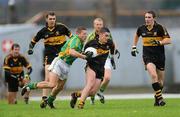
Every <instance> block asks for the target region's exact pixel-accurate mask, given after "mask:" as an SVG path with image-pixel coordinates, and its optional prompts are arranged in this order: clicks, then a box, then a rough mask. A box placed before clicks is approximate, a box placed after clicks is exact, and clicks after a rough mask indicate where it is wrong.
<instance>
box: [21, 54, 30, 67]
mask: <svg viewBox="0 0 180 117" xmlns="http://www.w3.org/2000/svg"><path fill="white" fill-rule="evenodd" d="M22 61H23V66H24V67H26V68H27V69H28V68H30V67H31V64H30V63H29V61H28V60H27V58H26V57H24V56H22Z"/></svg>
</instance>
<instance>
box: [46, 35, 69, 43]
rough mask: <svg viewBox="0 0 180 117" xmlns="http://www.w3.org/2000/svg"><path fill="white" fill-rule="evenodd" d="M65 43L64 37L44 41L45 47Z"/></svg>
mask: <svg viewBox="0 0 180 117" xmlns="http://www.w3.org/2000/svg"><path fill="white" fill-rule="evenodd" d="M65 41H66V37H65V35H61V36H56V37H49V38H47V39H44V43H45V44H47V45H60V44H62V43H64V42H65Z"/></svg>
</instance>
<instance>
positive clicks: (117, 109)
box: [0, 99, 180, 117]
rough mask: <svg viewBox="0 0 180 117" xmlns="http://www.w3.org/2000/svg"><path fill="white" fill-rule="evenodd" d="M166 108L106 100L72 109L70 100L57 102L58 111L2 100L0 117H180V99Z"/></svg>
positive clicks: (134, 101) (148, 101)
mask: <svg viewBox="0 0 180 117" xmlns="http://www.w3.org/2000/svg"><path fill="white" fill-rule="evenodd" d="M166 102H167V105H166V106H164V107H154V106H153V99H130V100H128V99H126V100H106V103H105V104H101V103H100V102H99V100H96V104H95V105H90V104H89V100H87V101H86V105H85V107H84V109H81V110H79V109H77V108H75V109H71V108H70V106H69V101H56V102H55V105H56V107H57V109H50V108H48V107H47V108H46V109H40V107H39V104H40V102H39V101H31V102H30V104H29V105H26V104H24V103H23V102H22V101H19V102H18V104H17V105H8V104H7V102H6V101H2V100H1V101H0V117H179V116H180V99H166Z"/></svg>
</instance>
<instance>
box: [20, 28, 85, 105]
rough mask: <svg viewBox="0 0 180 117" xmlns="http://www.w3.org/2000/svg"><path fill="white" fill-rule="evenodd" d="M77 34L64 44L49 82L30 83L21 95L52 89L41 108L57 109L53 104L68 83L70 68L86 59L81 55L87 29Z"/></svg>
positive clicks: (80, 29) (82, 29)
mask: <svg viewBox="0 0 180 117" xmlns="http://www.w3.org/2000/svg"><path fill="white" fill-rule="evenodd" d="M76 34H77V35H74V36H72V37H71V38H70V39H69V40H68V41H67V42H66V43H65V44H64V46H63V47H62V49H61V51H60V53H59V56H58V57H56V58H55V59H54V60H53V62H52V63H51V65H50V66H49V68H48V70H50V73H49V76H48V77H49V79H50V80H49V82H47V81H42V82H38V83H29V84H28V85H27V86H25V87H24V88H23V90H22V92H21V94H22V95H24V94H25V92H27V91H28V90H29V89H30V90H32V89H44V88H47V89H52V91H51V94H50V96H49V97H48V99H46V100H44V101H43V105H42V106H41V108H45V107H46V105H47V104H48V105H49V106H50V108H55V107H54V105H53V102H54V100H55V99H56V95H57V94H58V93H59V92H60V91H61V90H62V89H63V87H64V84H65V83H66V80H67V75H68V73H69V69H70V66H71V65H72V63H73V62H74V61H75V60H76V58H81V59H86V56H85V55H83V54H81V53H80V52H81V51H82V48H83V42H84V41H85V39H86V37H87V31H86V28H84V27H78V28H77V29H76Z"/></svg>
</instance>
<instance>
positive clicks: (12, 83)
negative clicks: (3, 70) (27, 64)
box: [6, 77, 19, 92]
mask: <svg viewBox="0 0 180 117" xmlns="http://www.w3.org/2000/svg"><path fill="white" fill-rule="evenodd" d="M6 82H7V84H8V91H9V92H17V91H18V87H19V81H18V79H16V78H12V77H8V78H6Z"/></svg>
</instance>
